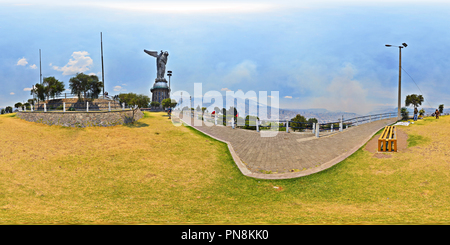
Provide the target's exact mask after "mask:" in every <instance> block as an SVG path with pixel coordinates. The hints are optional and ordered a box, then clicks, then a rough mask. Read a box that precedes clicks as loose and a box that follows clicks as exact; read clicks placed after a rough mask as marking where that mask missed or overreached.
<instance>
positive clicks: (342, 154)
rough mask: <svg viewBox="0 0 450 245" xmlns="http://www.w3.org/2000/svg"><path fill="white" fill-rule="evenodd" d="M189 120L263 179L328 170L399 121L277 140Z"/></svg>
mask: <svg viewBox="0 0 450 245" xmlns="http://www.w3.org/2000/svg"><path fill="white" fill-rule="evenodd" d="M188 119H189V118H186V119H185V120H183V121H185V122H186V123H187V124H190V125H191V126H193V128H195V129H197V130H199V131H201V132H203V133H205V134H207V135H209V136H211V137H213V138H216V139H218V140H220V141H223V142H225V143H227V144H228V147H229V149H230V152H231V154H232V155H233V158H234V160H235V162H236V164H237V165H238V167H239V169H240V170H241V172H242V173H243V174H244V175H246V176H249V177H254V178H261V179H287V178H296V177H301V176H305V175H309V174H313V173H317V172H319V171H322V170H324V169H327V168H329V167H331V166H333V165H335V164H337V163H339V162H341V161H342V160H344V159H345V158H347V157H349V156H350V155H351V154H353V153H354V152H355V151H356V150H358V149H359V148H360V147H361V146H363V145H364V144H365V143H366V142H367V141H368V140H369V139H370V138H371V137H372V136H373V135H374V134H375V133H376V132H377V131H378V130H380V129H381V128H383V127H384V126H386V125H389V124H392V123H394V122H395V121H396V118H391V119H383V120H378V121H375V122H372V123H366V124H362V125H359V126H355V127H351V128H349V129H345V130H344V131H343V132H336V131H335V133H332V134H330V133H329V134H327V135H326V134H322V133H321V135H320V137H319V138H317V137H315V136H314V135H313V134H312V133H293V132H290V133H286V132H278V134H277V135H276V136H275V137H261V133H260V132H256V131H254V130H246V129H232V128H231V127H224V126H211V127H208V126H205V125H204V124H203V126H194V124H193V123H194V121H193V120H194V119H191V121H190V120H188Z"/></svg>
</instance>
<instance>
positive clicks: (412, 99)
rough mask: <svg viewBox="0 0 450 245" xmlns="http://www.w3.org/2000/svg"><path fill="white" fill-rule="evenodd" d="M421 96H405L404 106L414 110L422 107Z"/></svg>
mask: <svg viewBox="0 0 450 245" xmlns="http://www.w3.org/2000/svg"><path fill="white" fill-rule="evenodd" d="M422 102H423V96H422V95H421V94H419V95H417V94H411V95H407V96H406V100H405V105H406V106H410V105H413V106H414V109H416V108H417V107H418V106H419V105H422Z"/></svg>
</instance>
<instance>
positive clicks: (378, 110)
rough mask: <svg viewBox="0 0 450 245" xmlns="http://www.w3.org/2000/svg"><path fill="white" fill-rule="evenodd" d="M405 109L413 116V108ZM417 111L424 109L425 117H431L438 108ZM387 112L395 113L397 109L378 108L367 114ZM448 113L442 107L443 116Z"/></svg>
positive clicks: (448, 110) (449, 110) (449, 111)
mask: <svg viewBox="0 0 450 245" xmlns="http://www.w3.org/2000/svg"><path fill="white" fill-rule="evenodd" d="M407 109H408V112H409V114H410V115H412V114H414V108H413V107H407ZM418 109H419V111H420V110H421V109H424V110H425V115H431V114H432V113H434V112H435V111H436V109H438V108H430V107H428V108H425V107H419V108H418ZM389 112H397V107H394V108H380V109H377V110H373V111H371V112H370V113H369V115H373V114H380V113H389ZM449 113H450V109H445V107H444V114H449Z"/></svg>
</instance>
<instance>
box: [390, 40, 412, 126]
mask: <svg viewBox="0 0 450 245" xmlns="http://www.w3.org/2000/svg"><path fill="white" fill-rule="evenodd" d="M385 46H386V47H397V48H398V50H399V61H398V108H397V109H398V110H397V120H400V119H401V115H400V109H401V84H402V48H406V47H407V46H408V45H407V44H406V43H402V45H400V46H395V45H390V44H386V45H385Z"/></svg>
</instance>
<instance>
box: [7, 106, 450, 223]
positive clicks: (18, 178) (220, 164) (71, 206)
mask: <svg viewBox="0 0 450 245" xmlns="http://www.w3.org/2000/svg"><path fill="white" fill-rule="evenodd" d="M144 115H145V116H144V118H142V119H141V120H139V121H138V122H139V123H140V125H141V126H139V125H137V126H114V127H106V128H104V127H93V128H64V127H59V126H47V125H42V124H37V123H31V122H26V121H23V120H21V119H18V118H10V117H6V116H0V122H1V123H0V132H2V138H1V139H0V156H1V157H0V223H3V224H10V223H14V224H16V223H44V224H48V223H70V224H73V223H82V224H85V223H87V224H91V223H115V224H116V223H133V224H134V223H150V224H167V223H169V224H186V223H195V224H223V223H225V224H397V223H402V224H405V223H407V224H417V223H420V224H422V223H433V224H434V223H448V222H449V220H450V209H449V208H448V207H449V206H450V195H448V194H447V193H450V178H449V176H448V175H449V174H448V169H449V165H448V164H449V162H448V159H449V158H448V157H449V153H448V150H447V149H448V147H449V146H450V142H449V140H448V136H449V134H450V126H449V125H450V124H449V122H450V120H449V119H450V117H441V119H439V120H436V119H426V120H424V121H422V122H420V123H416V124H414V125H410V126H408V127H402V129H403V130H405V131H406V132H407V133H408V135H410V136H411V135H416V136H420V137H422V138H420V137H415V136H413V137H412V138H416V139H415V140H414V139H413V140H412V141H411V142H415V143H413V145H411V146H410V147H409V148H408V150H407V151H405V152H403V153H396V154H392V157H391V158H384V159H378V158H374V157H372V155H373V154H371V153H370V152H368V151H366V150H364V148H363V147H362V148H361V149H359V150H358V151H357V152H355V153H354V154H353V155H352V156H350V157H349V158H347V159H346V160H344V161H343V162H341V163H339V164H337V165H335V166H333V167H331V168H329V169H327V170H325V171H322V172H319V173H316V174H313V175H309V176H305V177H301V178H296V179H286V180H261V179H255V178H249V177H246V176H244V175H242V173H241V172H240V171H239V169H238V168H237V166H236V165H235V163H234V162H233V160H232V156H231V155H230V153H229V151H228V148H227V145H226V144H225V143H222V142H220V141H217V140H215V139H213V138H210V137H208V136H206V135H203V134H202V133H199V132H198V131H196V130H195V129H192V128H190V127H186V126H179V127H175V126H173V125H172V123H171V122H170V120H168V118H167V117H165V113H148V112H146V113H145V114H144ZM144 124H145V125H144ZM410 138H411V137H410ZM423 139H428V140H423Z"/></svg>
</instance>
